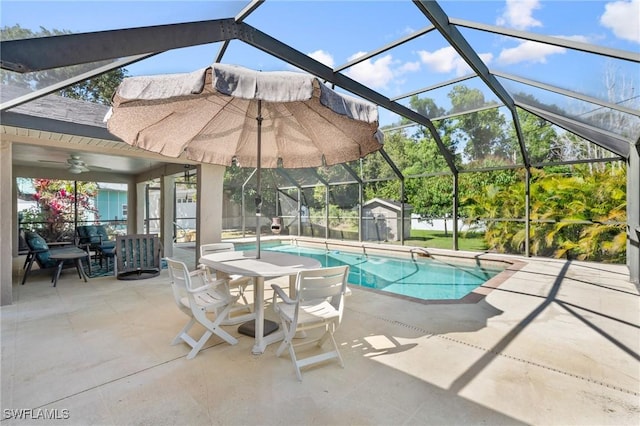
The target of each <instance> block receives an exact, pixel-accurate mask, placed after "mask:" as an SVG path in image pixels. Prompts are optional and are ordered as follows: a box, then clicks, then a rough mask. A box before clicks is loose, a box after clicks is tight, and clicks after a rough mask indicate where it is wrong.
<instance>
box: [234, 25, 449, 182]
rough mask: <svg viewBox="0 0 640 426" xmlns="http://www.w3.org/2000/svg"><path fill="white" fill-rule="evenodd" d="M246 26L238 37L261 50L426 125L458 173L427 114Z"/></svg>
mask: <svg viewBox="0 0 640 426" xmlns="http://www.w3.org/2000/svg"><path fill="white" fill-rule="evenodd" d="M238 25H242V26H244V29H243V30H242V31H238V38H239V39H240V40H242V41H244V42H245V43H247V44H249V45H251V46H253V47H255V48H256V49H259V50H261V51H263V52H265V53H268V54H269V55H271V56H275V57H276V58H278V59H281V60H283V61H285V62H287V63H289V64H291V65H293V66H295V67H298V68H300V69H301V70H303V71H306V72H308V73H310V74H313V75H315V76H317V77H318V78H320V79H322V80H325V81H328V82H330V83H332V84H334V85H336V86H338V87H341V88H342V89H345V90H347V91H349V92H351V93H354V94H356V95H358V96H360V97H361V98H363V99H366V100H368V101H369V102H372V103H374V104H376V105H379V106H381V107H383V108H386V109H388V110H389V111H392V112H395V113H396V114H398V115H401V116H403V117H405V118H407V119H409V120H411V121H414V122H416V123H418V124H420V125H422V126H425V127H427V128H428V129H429V131H430V132H431V136H432V137H433V138H434V140H435V141H436V143H437V144H438V148H439V149H440V152H441V153H442V155H443V156H444V158H445V160H446V161H447V164H448V166H449V168H450V169H451V171H452V172H454V173H455V170H456V166H455V162H454V158H453V156H452V155H451V153H450V152H449V150H448V149H447V148H446V147H445V146H444V143H443V142H442V139H441V138H440V135H439V133H438V131H437V129H436V128H435V126H434V125H433V123H432V122H431V120H429V118H428V117H425V116H423V115H421V114H419V113H417V112H415V111H413V110H411V109H409V108H407V107H405V106H404V105H401V104H399V103H397V102H392V101H390V100H389V98H387V97H385V96H383V95H381V94H380V93H378V92H376V91H374V90H372V89H370V88H369V87H367V86H365V85H363V84H360V83H358V82H356V81H355V80H352V79H351V78H349V77H347V76H345V75H343V74H341V73H338V72H334V71H333V69H331V68H329V67H328V66H326V65H324V64H323V63H321V62H318V61H316V60H315V59H313V58H310V57H309V56H307V55H305V54H303V53H302V52H300V51H298V50H295V49H294V48H292V47H290V46H288V45H286V44H284V43H282V42H280V41H278V40H276V39H275V38H273V37H271V36H269V35H267V34H265V33H263V32H261V31H259V30H257V29H255V28H253V27H251V26H249V25H247V24H238Z"/></svg>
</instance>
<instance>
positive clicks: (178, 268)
mask: <svg viewBox="0 0 640 426" xmlns="http://www.w3.org/2000/svg"><path fill="white" fill-rule="evenodd" d="M165 260H166V261H167V269H168V270H169V279H170V280H171V289H172V290H173V299H174V300H175V302H176V305H178V307H179V308H180V309H181V310H184V309H185V306H184V305H183V304H182V301H181V299H182V298H183V297H184V296H186V295H187V289H188V288H189V287H188V286H189V285H190V281H189V270H188V269H187V265H185V264H184V262H180V261H179V260H173V259H170V258H168V257H167V258H165Z"/></svg>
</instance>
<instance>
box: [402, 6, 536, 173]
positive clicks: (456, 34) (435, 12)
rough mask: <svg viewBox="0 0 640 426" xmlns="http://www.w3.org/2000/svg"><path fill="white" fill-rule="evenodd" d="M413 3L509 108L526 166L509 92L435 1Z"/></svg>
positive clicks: (517, 120)
mask: <svg viewBox="0 0 640 426" xmlns="http://www.w3.org/2000/svg"><path fill="white" fill-rule="evenodd" d="M413 3H414V4H415V5H416V6H417V7H418V9H420V11H421V12H422V13H423V14H424V15H425V16H426V17H427V18H428V19H429V20H430V21H431V23H432V24H433V25H435V27H436V28H437V29H438V31H439V32H440V34H442V36H443V37H444V38H445V39H446V40H447V41H448V42H449V45H450V46H451V47H453V48H454V49H455V50H456V52H458V54H459V55H460V57H461V58H462V59H464V61H465V62H466V63H467V64H468V65H469V66H470V67H471V69H472V70H473V71H475V73H476V74H478V77H480V78H481V79H482V81H484V83H485V84H486V85H487V86H488V87H489V88H490V89H491V91H493V93H495V94H496V96H498V98H499V99H500V100H501V101H502V103H504V104H505V105H506V106H507V108H509V111H511V115H512V120H513V125H514V128H515V131H516V135H517V136H518V143H519V144H520V151H521V154H522V159H523V160H524V164H525V166H527V167H528V166H529V154H528V152H527V149H526V148H525V145H524V136H523V134H522V129H521V127H520V120H519V119H518V112H517V111H516V107H515V103H514V101H513V98H511V95H510V94H509V92H507V91H506V90H505V88H504V87H502V85H501V84H500V82H499V81H498V80H497V79H496V78H495V77H494V76H493V75H492V74H491V73H489V69H488V68H487V66H486V65H485V64H484V62H482V59H480V57H479V56H478V54H477V53H476V51H475V50H474V49H473V48H472V47H471V45H470V44H469V43H468V42H467V40H466V39H465V38H464V36H463V35H462V34H461V33H460V31H459V30H458V28H457V27H455V26H453V25H451V24H450V23H449V17H448V16H447V14H446V13H445V12H444V10H442V8H441V7H440V5H439V4H438V3H437V2H436V1H433V0H432V1H418V0H414V2H413Z"/></svg>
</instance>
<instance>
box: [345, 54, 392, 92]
mask: <svg viewBox="0 0 640 426" xmlns="http://www.w3.org/2000/svg"><path fill="white" fill-rule="evenodd" d="M364 54H365V53H364V52H358V53H356V54H355V55H352V56H351V57H349V59H348V61H352V60H354V59H357V58H359V57H360V56H362V55H364ZM392 65H393V57H392V56H391V55H385V56H383V57H381V58H379V59H377V60H375V61H372V60H371V59H367V60H366V61H363V62H360V63H359V64H357V65H354V66H352V67H351V68H349V69H348V70H347V71H345V74H346V75H347V76H349V77H351V78H352V79H354V80H355V81H357V82H359V83H361V84H364V85H365V86H368V87H370V88H372V89H379V88H384V87H386V86H387V84H388V83H389V82H390V81H393V79H394V77H395V75H394V72H393V69H392Z"/></svg>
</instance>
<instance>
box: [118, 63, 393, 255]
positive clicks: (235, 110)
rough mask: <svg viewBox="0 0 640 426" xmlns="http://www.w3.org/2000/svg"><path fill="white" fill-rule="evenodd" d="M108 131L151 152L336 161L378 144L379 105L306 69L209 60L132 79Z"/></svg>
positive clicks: (215, 159)
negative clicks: (173, 71)
mask: <svg viewBox="0 0 640 426" xmlns="http://www.w3.org/2000/svg"><path fill="white" fill-rule="evenodd" d="M107 127H108V129H109V131H110V132H111V133H112V134H114V135H116V136H118V137H119V138H121V139H122V140H123V141H125V142H126V143H128V144H130V145H133V146H136V147H139V148H143V149H145V150H148V151H153V152H157V153H160V154H163V155H167V156H170V157H176V158H185V159H189V160H193V161H197V162H201V163H211V164H219V165H226V166H230V165H232V164H233V163H236V164H237V165H240V166H242V167H256V168H257V173H256V178H257V197H256V235H257V241H256V242H257V247H256V253H257V256H258V257H260V223H259V221H260V204H261V188H260V169H261V168H262V167H267V168H274V167H284V168H304V167H320V166H323V165H327V166H330V165H334V164H339V163H343V162H347V161H352V160H355V159H358V158H361V157H363V156H365V155H367V154H369V153H371V152H374V151H377V150H378V149H380V148H381V147H382V136H381V132H380V131H379V130H378V110H377V106H376V105H374V104H371V103H369V102H366V101H363V100H359V99H357V98H354V97H351V96H346V95H344V94H341V93H338V92H336V91H334V90H332V89H331V88H329V87H327V86H326V85H325V84H323V83H322V82H321V81H320V80H319V79H318V78H316V77H314V76H312V75H310V74H305V73H298V72H290V71H277V72H259V71H254V70H249V69H246V68H242V67H239V66H235V65H226V64H214V65H212V66H210V67H207V68H204V69H201V70H197V71H194V72H192V73H187V74H169V75H154V76H143V77H130V78H126V79H124V80H123V82H122V83H121V84H120V86H119V87H118V89H117V91H116V93H115V94H114V96H113V103H112V108H111V111H110V112H109V114H108V115H107Z"/></svg>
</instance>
